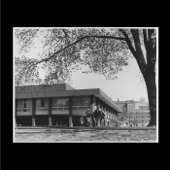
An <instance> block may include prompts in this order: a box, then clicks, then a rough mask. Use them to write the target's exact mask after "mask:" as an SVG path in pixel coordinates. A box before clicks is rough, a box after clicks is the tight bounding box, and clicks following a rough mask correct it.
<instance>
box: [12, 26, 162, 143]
mask: <svg viewBox="0 0 170 170" xmlns="http://www.w3.org/2000/svg"><path fill="white" fill-rule="evenodd" d="M158 45H159V28H158V27H13V77H14V79H13V142H14V143H158V142H159V138H158V135H159V113H158V109H159V108H158V106H159V105H158V103H159V94H158V89H159V83H158V81H159V80H158V74H159V67H158V65H159V56H158V51H159V46H158Z"/></svg>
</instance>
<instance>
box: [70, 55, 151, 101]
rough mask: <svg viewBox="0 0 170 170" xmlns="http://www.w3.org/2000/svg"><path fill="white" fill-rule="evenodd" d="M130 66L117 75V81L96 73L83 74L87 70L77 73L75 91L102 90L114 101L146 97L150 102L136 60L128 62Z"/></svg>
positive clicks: (74, 76)
mask: <svg viewBox="0 0 170 170" xmlns="http://www.w3.org/2000/svg"><path fill="white" fill-rule="evenodd" d="M128 63H129V65H128V66H124V67H123V69H122V71H121V72H119V73H118V74H117V77H118V78H117V79H114V80H106V77H105V76H103V75H99V74H94V73H88V74H85V73H82V71H83V70H85V69H86V68H85V67H84V66H82V70H78V71H75V72H74V73H73V74H72V84H70V85H71V86H72V87H74V88H75V89H86V88H100V89H101V90H102V91H103V92H105V93H106V94H107V95H108V96H109V97H111V98H112V100H114V101H116V100H118V99H119V100H120V101H122V100H123V101H124V100H132V99H133V100H139V98H141V97H144V98H145V99H146V101H148V96H147V91H146V85H145V81H144V79H143V78H141V79H140V77H141V76H140V74H141V73H140V71H139V67H138V65H137V63H136V60H135V59H134V58H130V59H129V60H128Z"/></svg>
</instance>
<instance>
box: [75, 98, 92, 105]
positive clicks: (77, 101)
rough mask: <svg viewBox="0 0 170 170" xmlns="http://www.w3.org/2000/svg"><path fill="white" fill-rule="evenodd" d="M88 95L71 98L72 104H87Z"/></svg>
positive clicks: (88, 101)
mask: <svg viewBox="0 0 170 170" xmlns="http://www.w3.org/2000/svg"><path fill="white" fill-rule="evenodd" d="M89 105H90V97H77V98H73V106H89Z"/></svg>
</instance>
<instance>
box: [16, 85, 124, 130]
mask: <svg viewBox="0 0 170 170" xmlns="http://www.w3.org/2000/svg"><path fill="white" fill-rule="evenodd" d="M94 106H98V107H99V108H100V109H101V110H102V111H103V112H104V113H105V115H106V116H105V122H107V123H106V126H107V125H108V126H115V125H116V123H117V117H118V113H120V112H122V109H121V108H120V107H119V106H117V105H116V103H115V102H113V101H112V100H111V99H110V98H109V97H108V96H107V95H106V94H105V93H104V92H103V91H102V90H101V89H99V88H95V89H74V88H73V87H71V86H70V85H68V84H56V85H33V86H17V87H15V119H16V124H17V125H21V126H55V125H59V126H60V125H66V126H69V127H73V126H79V125H80V119H81V118H82V117H85V116H86V114H85V113H86V111H87V109H93V107H94Z"/></svg>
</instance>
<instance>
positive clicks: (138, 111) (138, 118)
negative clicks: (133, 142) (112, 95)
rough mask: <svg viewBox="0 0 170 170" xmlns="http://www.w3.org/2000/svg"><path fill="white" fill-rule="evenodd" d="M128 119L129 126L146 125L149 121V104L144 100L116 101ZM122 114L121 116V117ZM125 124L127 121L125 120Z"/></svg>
mask: <svg viewBox="0 0 170 170" xmlns="http://www.w3.org/2000/svg"><path fill="white" fill-rule="evenodd" d="M115 103H116V104H117V105H118V106H119V107H120V108H121V109H122V111H123V113H124V115H126V117H127V119H128V126H146V125H147V124H148V123H149V119H150V115H149V106H148V103H147V102H145V101H144V100H141V101H134V100H126V101H115ZM121 115H122V113H121V114H119V117H120V118H121ZM124 124H125V122H124Z"/></svg>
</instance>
